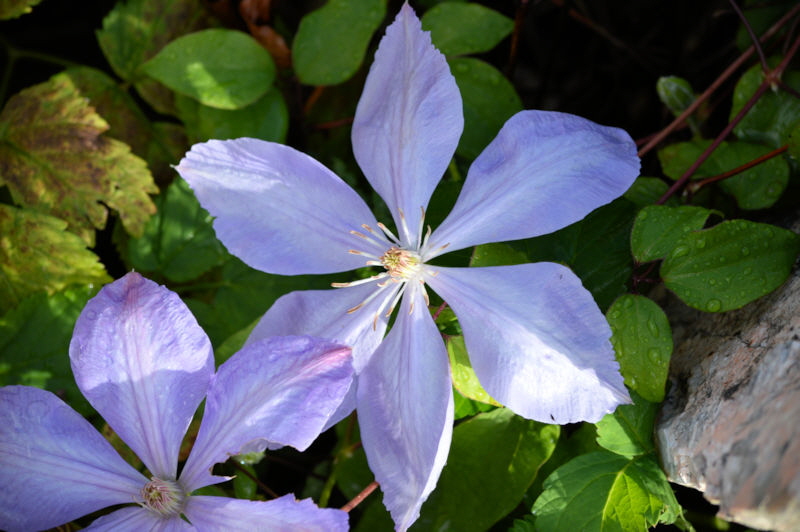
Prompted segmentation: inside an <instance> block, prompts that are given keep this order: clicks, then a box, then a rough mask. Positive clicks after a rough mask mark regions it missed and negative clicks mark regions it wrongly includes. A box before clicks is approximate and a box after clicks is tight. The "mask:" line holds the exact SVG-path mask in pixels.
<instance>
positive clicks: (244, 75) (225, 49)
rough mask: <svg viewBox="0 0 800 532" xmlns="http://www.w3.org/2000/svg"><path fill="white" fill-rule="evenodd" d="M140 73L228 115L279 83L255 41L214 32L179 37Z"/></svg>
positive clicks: (238, 34) (243, 35) (241, 35)
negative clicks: (275, 80) (223, 110)
mask: <svg viewBox="0 0 800 532" xmlns="http://www.w3.org/2000/svg"><path fill="white" fill-rule="evenodd" d="M231 58H235V60H232V59H231ZM141 69H142V71H143V72H145V73H147V75H149V76H151V77H152V78H154V79H157V80H158V81H160V82H161V83H163V84H164V85H166V86H167V87H169V88H171V89H172V90H174V91H175V92H178V93H180V94H183V95H185V96H189V97H191V98H194V99H195V100H197V101H199V102H200V103H202V104H203V105H208V106H209V107H215V108H217V109H229V110H230V109H241V108H243V107H246V106H248V105H250V104H251V103H253V102H255V101H256V100H257V99H258V98H260V97H261V96H263V95H264V94H266V92H267V91H268V90H269V88H270V86H271V85H272V81H273V80H274V79H275V63H273V62H272V57H271V56H270V55H269V52H267V51H266V50H265V49H264V48H262V47H261V45H260V44H258V42H256V40H255V39H253V38H252V37H251V36H250V35H248V34H246V33H243V32H241V31H235V30H226V29H213V28H212V29H208V30H202V31H198V32H195V33H190V34H189V35H184V36H183V37H178V38H177V39H175V40H174V41H172V42H170V43H169V44H167V45H166V46H164V48H162V49H161V51H160V52H158V53H157V54H156V55H155V57H153V58H152V59H150V60H149V61H147V62H146V63H144V64H143V65H142V66H141Z"/></svg>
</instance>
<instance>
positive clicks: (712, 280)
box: [708, 279, 717, 286]
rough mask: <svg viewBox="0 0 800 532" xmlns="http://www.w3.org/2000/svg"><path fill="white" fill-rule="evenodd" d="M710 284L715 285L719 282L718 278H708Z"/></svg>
mask: <svg viewBox="0 0 800 532" xmlns="http://www.w3.org/2000/svg"><path fill="white" fill-rule="evenodd" d="M708 284H709V285H711V286H714V285H715V284H717V280H716V279H709V280H708Z"/></svg>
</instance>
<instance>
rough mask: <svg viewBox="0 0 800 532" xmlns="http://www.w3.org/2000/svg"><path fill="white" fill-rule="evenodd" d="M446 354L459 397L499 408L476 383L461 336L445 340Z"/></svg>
mask: <svg viewBox="0 0 800 532" xmlns="http://www.w3.org/2000/svg"><path fill="white" fill-rule="evenodd" d="M447 354H448V356H449V357H450V368H451V372H452V377H453V386H455V388H456V390H458V392H459V393H460V394H461V395H463V396H464V397H466V398H468V399H472V400H474V401H478V402H480V403H487V404H490V405H494V406H500V403H498V402H497V401H495V400H494V399H492V398H491V397H490V396H489V394H488V393H487V392H486V390H484V389H483V386H481V383H480V382H479V381H478V377H477V375H475V370H474V369H472V364H471V363H470V361H469V355H467V346H466V345H464V337H463V336H451V337H450V338H448V339H447Z"/></svg>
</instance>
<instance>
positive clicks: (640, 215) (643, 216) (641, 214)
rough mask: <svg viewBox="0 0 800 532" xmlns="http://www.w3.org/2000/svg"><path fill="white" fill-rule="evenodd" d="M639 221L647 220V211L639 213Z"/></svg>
mask: <svg viewBox="0 0 800 532" xmlns="http://www.w3.org/2000/svg"><path fill="white" fill-rule="evenodd" d="M639 219H640V220H647V211H641V212H639Z"/></svg>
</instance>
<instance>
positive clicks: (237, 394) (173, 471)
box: [0, 273, 353, 532]
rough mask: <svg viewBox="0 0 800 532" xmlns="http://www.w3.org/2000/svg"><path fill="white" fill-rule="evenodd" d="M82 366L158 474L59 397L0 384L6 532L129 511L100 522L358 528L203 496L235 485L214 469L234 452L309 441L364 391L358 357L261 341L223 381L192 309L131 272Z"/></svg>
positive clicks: (84, 343)
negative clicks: (357, 386)
mask: <svg viewBox="0 0 800 532" xmlns="http://www.w3.org/2000/svg"><path fill="white" fill-rule="evenodd" d="M70 359H71V362H72V370H73V372H74V374H75V380H76V381H77V383H78V387H79V388H80V390H81V392H82V393H83V394H84V395H85V396H86V398H87V399H88V400H89V402H90V403H91V404H92V406H94V408H95V409H96V410H97V411H98V412H99V413H100V414H102V415H103V417H104V418H105V419H106V421H107V422H108V424H109V425H110V426H111V427H112V428H113V429H114V430H115V431H116V433H117V434H118V435H119V436H120V438H122V440H123V441H125V443H127V444H128V446H129V447H130V448H131V449H132V450H133V451H134V452H135V453H136V454H137V455H138V456H139V458H140V459H141V460H142V462H143V463H144V465H145V466H146V467H147V469H148V470H149V472H150V475H152V477H151V478H150V479H148V478H147V477H145V476H144V475H142V474H141V473H140V472H138V471H137V470H136V469H134V468H133V467H131V466H130V465H129V464H127V463H126V462H125V461H124V460H123V459H122V458H121V457H120V455H119V454H117V452H116V451H115V450H114V449H113V447H111V445H110V444H109V443H108V441H106V440H105V439H104V438H103V436H101V435H100V433H99V432H97V431H96V430H95V429H94V427H92V425H91V424H90V423H89V422H88V421H86V420H85V419H84V418H83V417H82V416H81V415H80V414H78V413H77V412H75V411H74V410H72V408H70V407H69V406H67V405H66V404H64V402H62V401H61V400H60V399H58V398H57V397H56V396H55V395H53V394H52V393H50V392H47V391H44V390H40V389H38V388H31V387H27V386H6V387H3V388H0V405H1V406H0V485H2V486H3V488H2V494H0V529H3V530H9V531H11V532H13V531H17V530H25V531H28V530H39V529H46V528H51V527H54V526H57V525H61V524H63V523H65V522H69V521H72V520H73V519H76V518H78V517H81V516H83V515H86V514H88V513H91V512H94V511H96V510H99V509H102V508H105V507H108V506H112V505H118V504H127V503H131V505H129V506H125V507H122V508H120V509H117V510H115V511H113V512H112V513H109V514H107V515H104V516H102V517H100V518H99V519H97V520H95V521H94V522H93V523H92V524H91V526H90V527H89V528H90V529H92V530H114V531H120V530H123V531H124V530H131V531H141V530H164V531H173V530H174V531H177V530H203V531H228V530H270V531H285V532H294V531H297V530H303V531H319V532H328V531H331V530H334V531H335V530H347V528H348V522H347V521H348V519H347V514H346V513H345V512H342V511H340V510H332V509H320V508H318V507H317V506H316V505H315V504H314V503H313V502H312V501H311V500H310V499H305V500H300V501H298V500H295V498H294V497H293V496H291V495H285V496H283V497H280V498H278V499H275V500H271V501H251V500H240V499H231V498H227V497H211V496H198V495H191V493H192V492H193V491H194V490H196V489H198V488H201V487H204V486H208V485H211V484H216V483H219V482H223V481H225V480H228V479H227V478H225V477H219V476H214V475H212V474H211V467H212V466H213V465H214V464H215V463H218V462H223V461H225V460H226V459H227V458H228V456H229V455H232V454H237V453H240V452H251V451H257V450H263V449H264V448H265V447H266V446H269V447H270V448H275V447H278V446H282V445H291V446H293V447H297V448H298V449H303V448H305V447H307V446H308V445H309V444H310V443H311V442H312V441H313V440H314V439H315V438H316V436H317V435H318V434H319V432H320V430H321V429H322V428H323V427H324V425H325V424H326V423H327V422H328V421H329V418H330V416H331V414H333V413H334V411H335V410H336V408H337V406H338V405H339V404H340V403H341V401H342V398H343V397H344V395H345V394H346V393H347V390H348V388H349V387H350V386H351V384H352V373H353V369H352V364H351V359H350V349H348V348H346V347H342V346H339V345H336V344H333V343H331V342H329V341H327V340H319V339H316V338H312V337H307V336H306V337H285V338H270V339H265V340H259V341H257V342H252V343H250V344H249V345H248V346H247V347H245V348H243V349H242V350H241V351H239V352H238V353H237V354H235V355H234V356H233V357H231V358H230V359H229V360H228V361H226V362H225V363H224V364H222V365H221V366H220V368H219V371H217V373H216V374H214V358H213V353H212V349H211V344H210V342H209V340H208V337H207V336H206V334H205V333H204V332H203V330H202V329H201V328H200V327H199V325H198V324H197V322H196V321H195V319H194V317H193V316H192V314H191V313H190V312H189V309H188V308H187V307H186V306H185V305H184V304H183V302H182V301H181V300H180V299H179V298H178V296H177V295H176V294H174V293H172V292H170V291H169V290H167V289H166V288H165V287H163V286H159V285H157V284H156V283H154V282H152V281H150V280H147V279H145V278H144V277H142V276H140V275H139V274H136V273H130V274H128V275H126V276H125V277H123V278H122V279H120V280H118V281H115V282H114V283H111V284H109V285H107V286H106V287H104V288H103V289H102V290H101V291H100V293H99V294H98V295H97V296H95V297H94V298H93V299H92V300H90V301H89V302H88V303H87V305H86V308H84V310H83V311H82V312H81V315H80V317H79V318H78V322H77V324H76V326H75V332H74V336H73V338H72V343H71V344H70ZM204 398H205V399H206V404H205V413H204V415H203V420H202V423H201V425H200V429H199V433H198V435H197V439H196V441H195V443H194V447H193V448H192V451H191V454H190V455H189V458H188V459H187V461H186V463H185V465H184V467H183V470H182V471H181V473H180V476H178V474H177V473H178V453H179V450H180V446H181V440H182V439H183V436H184V434H185V433H186V430H187V429H188V427H189V423H190V421H191V420H192V416H193V415H194V412H195V410H196V409H197V407H198V406H199V405H200V402H201V401H202V400H203V399H204ZM133 503H136V504H133Z"/></svg>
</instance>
